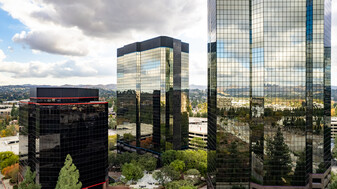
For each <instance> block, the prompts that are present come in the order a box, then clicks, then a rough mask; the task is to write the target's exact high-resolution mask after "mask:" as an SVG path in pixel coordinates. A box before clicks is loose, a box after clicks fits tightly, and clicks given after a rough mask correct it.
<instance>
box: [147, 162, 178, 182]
mask: <svg viewBox="0 0 337 189" xmlns="http://www.w3.org/2000/svg"><path fill="white" fill-rule="evenodd" d="M179 177H180V173H179V172H178V171H176V170H174V169H173V168H172V167H170V166H164V167H163V168H162V169H161V170H160V171H156V172H154V173H153V178H154V179H156V180H157V181H158V182H159V183H160V184H161V185H165V184H166V183H168V182H170V181H174V180H178V179H179Z"/></svg>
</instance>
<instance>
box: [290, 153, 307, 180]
mask: <svg viewBox="0 0 337 189" xmlns="http://www.w3.org/2000/svg"><path fill="white" fill-rule="evenodd" d="M305 160H306V159H305V153H304V151H303V152H302V153H301V154H300V155H299V158H298V160H297V161H296V168H295V172H294V176H293V179H292V180H291V185H292V186H304V185H305V179H306V175H305V164H306V161H305Z"/></svg>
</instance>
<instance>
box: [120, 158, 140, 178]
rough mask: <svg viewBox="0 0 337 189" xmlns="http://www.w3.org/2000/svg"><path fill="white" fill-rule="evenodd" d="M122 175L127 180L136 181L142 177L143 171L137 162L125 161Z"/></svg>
mask: <svg viewBox="0 0 337 189" xmlns="http://www.w3.org/2000/svg"><path fill="white" fill-rule="evenodd" d="M122 175H123V176H124V177H125V179H126V180H127V181H138V180H139V179H141V178H143V176H144V172H143V170H142V168H141V166H139V165H138V164H137V163H133V162H132V163H125V164H124V165H123V166H122Z"/></svg>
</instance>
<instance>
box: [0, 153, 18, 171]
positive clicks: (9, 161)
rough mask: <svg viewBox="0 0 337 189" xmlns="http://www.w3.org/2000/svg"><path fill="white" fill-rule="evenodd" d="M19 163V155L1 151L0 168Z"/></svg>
mask: <svg viewBox="0 0 337 189" xmlns="http://www.w3.org/2000/svg"><path fill="white" fill-rule="evenodd" d="M16 163H19V156H17V155H15V154H14V153H13V152H9V151H8V152H1V153H0V169H1V171H2V170H3V168H5V167H8V166H11V165H14V164H16Z"/></svg>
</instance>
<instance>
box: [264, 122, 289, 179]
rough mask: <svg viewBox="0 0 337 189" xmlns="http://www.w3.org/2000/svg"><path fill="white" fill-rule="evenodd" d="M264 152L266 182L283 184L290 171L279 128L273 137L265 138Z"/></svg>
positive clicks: (284, 144) (285, 147) (286, 150)
mask: <svg viewBox="0 0 337 189" xmlns="http://www.w3.org/2000/svg"><path fill="white" fill-rule="evenodd" d="M266 153H267V155H266V158H265V161H266V162H265V165H266V174H265V178H266V179H265V182H266V184H269V185H283V184H284V183H285V181H287V179H288V177H289V173H290V172H291V158H290V150H289V147H288V145H287V144H286V143H285V142H284V137H283V134H282V132H281V129H280V128H278V129H277V132H276V134H275V136H274V138H273V139H268V140H267V151H266Z"/></svg>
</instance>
